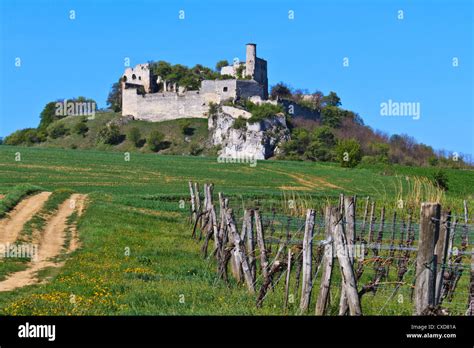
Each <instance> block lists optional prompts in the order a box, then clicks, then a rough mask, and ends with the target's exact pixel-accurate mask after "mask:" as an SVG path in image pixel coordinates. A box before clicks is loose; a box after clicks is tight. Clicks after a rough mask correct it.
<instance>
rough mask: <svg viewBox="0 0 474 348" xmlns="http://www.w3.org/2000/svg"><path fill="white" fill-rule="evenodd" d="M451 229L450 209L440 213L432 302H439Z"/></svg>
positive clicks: (437, 303)
mask: <svg viewBox="0 0 474 348" xmlns="http://www.w3.org/2000/svg"><path fill="white" fill-rule="evenodd" d="M450 229H451V211H444V212H443V213H442V214H441V222H440V227H439V237H438V241H437V242H436V246H435V255H436V259H437V260H438V264H439V266H438V267H437V273H436V288H435V299H434V304H435V305H439V304H441V292H442V288H443V279H444V272H445V270H446V264H447V262H448V260H447V258H448V247H449V232H450Z"/></svg>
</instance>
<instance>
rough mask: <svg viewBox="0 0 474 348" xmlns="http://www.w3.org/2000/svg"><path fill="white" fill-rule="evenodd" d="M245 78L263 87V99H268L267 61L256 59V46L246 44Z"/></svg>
mask: <svg viewBox="0 0 474 348" xmlns="http://www.w3.org/2000/svg"><path fill="white" fill-rule="evenodd" d="M245 76H250V78H251V79H252V80H255V81H257V82H258V83H259V84H261V85H262V86H263V92H264V99H267V98H268V77H267V61H266V60H265V59H261V58H257V45H256V44H254V43H248V44H247V45H246V57H245Z"/></svg>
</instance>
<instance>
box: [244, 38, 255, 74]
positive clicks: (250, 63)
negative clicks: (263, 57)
mask: <svg viewBox="0 0 474 348" xmlns="http://www.w3.org/2000/svg"><path fill="white" fill-rule="evenodd" d="M256 61H257V45H256V44H253V43H248V44H247V45H246V57H245V75H250V76H251V77H252V79H253V78H255V62H256Z"/></svg>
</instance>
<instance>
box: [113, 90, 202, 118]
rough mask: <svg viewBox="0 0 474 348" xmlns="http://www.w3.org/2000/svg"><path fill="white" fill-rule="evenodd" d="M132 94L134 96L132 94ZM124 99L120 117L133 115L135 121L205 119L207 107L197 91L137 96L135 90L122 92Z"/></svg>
mask: <svg viewBox="0 0 474 348" xmlns="http://www.w3.org/2000/svg"><path fill="white" fill-rule="evenodd" d="M132 92H134V93H135V94H133V93H132ZM123 97H124V98H125V99H126V100H124V102H123V105H124V106H125V105H127V107H126V108H125V107H124V108H123V110H122V115H124V116H125V115H133V116H134V117H135V118H136V119H139V120H147V121H153V122H159V121H166V120H174V119H177V118H191V117H193V118H194V117H196V118H206V117H207V115H206V114H207V112H208V111H209V105H208V104H207V103H206V102H205V101H204V99H203V98H202V96H201V95H200V93H199V92H197V91H189V92H186V93H184V94H178V93H174V92H165V93H154V94H145V95H138V94H136V90H135V89H132V88H129V89H127V90H124V95H123Z"/></svg>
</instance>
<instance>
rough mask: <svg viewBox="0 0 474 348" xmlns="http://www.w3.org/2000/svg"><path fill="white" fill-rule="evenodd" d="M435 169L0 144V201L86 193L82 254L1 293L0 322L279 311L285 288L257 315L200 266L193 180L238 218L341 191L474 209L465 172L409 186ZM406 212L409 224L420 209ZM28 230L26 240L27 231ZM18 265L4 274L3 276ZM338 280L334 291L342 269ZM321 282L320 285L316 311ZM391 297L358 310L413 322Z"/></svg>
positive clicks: (372, 299)
mask: <svg viewBox="0 0 474 348" xmlns="http://www.w3.org/2000/svg"><path fill="white" fill-rule="evenodd" d="M124 151H126V149H125V150H124ZM19 157H20V158H21V160H19V161H17V160H16V159H18V158H19ZM434 171H435V169H432V168H410V167H398V166H391V167H390V168H388V169H387V168H385V167H365V168H356V169H345V168H341V167H339V166H338V165H336V164H331V163H310V162H286V161H259V162H258V164H257V166H256V167H251V166H250V165H249V164H237V163H235V164H234V163H218V162H217V161H216V159H215V158H212V157H191V156H178V155H156V154H146V153H131V154H130V158H129V160H127V157H126V156H125V155H124V153H122V152H120V151H115V152H111V151H107V152H106V151H98V150H83V149H76V150H73V149H71V150H65V149H60V148H41V147H12V146H0V194H3V195H7V196H6V197H5V198H8V197H13V195H10V196H9V194H11V193H12V192H16V191H15V190H17V191H18V185H23V187H30V186H32V187H33V186H34V187H39V188H40V189H42V190H48V191H51V192H55V194H54V196H52V197H53V198H51V199H52V201H51V202H50V204H49V205H47V206H46V207H50V208H51V209H54V207H57V205H58V204H59V203H60V202H59V200H61V199H62V200H64V199H66V198H67V196H68V194H70V193H71V192H78V193H86V194H88V195H89V196H88V207H87V210H86V212H85V213H84V214H83V215H82V216H81V217H80V218H79V219H78V232H79V236H80V242H81V247H80V248H79V249H78V250H76V251H74V253H73V254H72V255H71V256H70V257H68V258H67V259H66V263H65V265H64V267H62V268H51V269H47V270H45V271H43V272H42V273H41V274H40V277H41V278H42V279H44V280H47V282H45V283H44V284H39V285H33V286H28V287H25V288H22V289H19V290H15V291H12V292H6V293H2V295H1V296H0V314H3V315H27V314H31V315H86V314H87V315H131V314H136V315H204V314H208V315H209V314H211V315H212V314H216V315H239V314H256V315H260V314H262V315H265V314H285V312H284V311H283V286H282V285H283V282H280V283H279V285H278V286H277V287H276V288H275V291H273V292H270V293H269V294H268V296H267V298H266V299H265V302H264V305H263V308H261V309H257V308H256V307H255V297H254V296H251V295H249V294H248V292H247V290H246V289H245V287H244V286H242V285H238V284H235V283H232V284H231V286H229V287H228V286H227V285H226V284H224V283H223V282H222V281H218V280H217V279H216V272H215V271H216V264H215V262H214V260H213V259H212V258H210V259H207V260H205V259H203V258H202V256H201V254H200V246H201V243H199V242H198V241H196V240H194V239H192V238H191V237H190V236H191V226H190V224H189V221H188V217H189V198H188V196H189V193H188V186H187V183H188V181H189V180H192V181H197V182H199V183H201V184H202V183H206V182H212V183H214V185H215V190H214V192H215V193H217V192H218V191H222V192H223V193H224V194H225V195H226V196H228V197H230V201H231V205H232V206H233V207H235V208H236V211H237V210H238V209H241V207H243V206H254V205H258V206H262V207H263V208H262V210H264V209H265V208H267V207H268V209H269V208H270V207H273V206H279V207H283V208H284V207H285V204H286V203H285V202H286V201H287V200H288V199H295V200H296V201H297V202H298V204H300V207H301V208H302V210H303V208H304V207H306V206H317V208H318V209H319V208H322V206H323V205H324V204H325V203H326V202H327V201H334V200H335V199H337V196H338V195H339V193H341V192H343V193H345V194H346V195H357V196H358V197H366V196H371V197H372V198H373V199H374V200H376V201H377V203H379V202H380V204H382V203H383V204H385V205H386V206H387V207H396V204H397V202H398V200H399V199H403V200H405V201H407V204H408V203H410V202H411V204H415V203H414V202H416V204H417V203H418V201H422V200H429V199H433V197H435V196H436V197H438V198H439V199H440V200H441V202H442V203H443V207H446V206H449V207H452V208H453V209H454V210H455V211H456V212H457V213H460V212H461V207H462V200H463V199H467V200H468V201H469V204H470V206H471V207H472V206H473V205H472V203H473V202H474V172H473V171H468V170H454V169H453V170H446V172H447V175H448V179H449V187H450V189H449V191H447V192H446V193H444V194H443V193H439V192H438V191H437V190H436V189H435V188H433V187H432V186H430V185H429V184H428V183H427V180H426V179H417V178H415V177H427V178H429V177H431V176H432V174H433V172H434ZM32 191H34V190H32ZM17 196H18V193H17ZM5 198H3V199H2V200H0V208H1V207H2V201H3V200H4V199H5ZM183 201H184V202H185V204H184V206H183ZM361 206H362V204H361V205H360V206H359V209H360V208H361ZM413 207H416V205H413ZM5 209H7V210H8V209H11V207H10V206H7V207H6V208H5ZM264 212H265V210H264ZM268 212H269V211H268ZM43 214H44V212H43ZM414 214H415V221H416V220H417V214H418V211H417V210H416V211H415V213H414ZM37 221H38V223H39V224H40V225H41V220H37ZM30 227H31V226H26V228H30ZM24 232H25V235H24V236H25V238H28V233H29V232H28V230H26V231H24ZM274 248H275V247H274ZM2 262H4V261H2ZM0 265H1V264H0ZM21 267H22V265H21V264H20V265H12V266H10V267H4V266H1V267H0V275H3V276H4V275H5V274H7V273H8V272H11V271H12V270H15V269H16V268H20V269H21ZM393 271H395V270H394V269H393ZM465 273H466V275H465V276H463V278H462V280H461V283H460V288H461V289H463V290H462V291H460V295H459V298H455V302H456V306H457V303H462V302H463V301H464V302H465V300H467V297H466V298H464V297H463V296H464V292H465V290H464V287H465V286H466V285H467V277H468V276H467V272H465ZM369 276H370V272H367V275H366V277H369ZM334 277H335V281H336V282H337V278H338V277H339V272H335V274H334ZM367 280H368V278H367V279H366V278H363V281H362V282H365V281H367ZM318 282H319V278H318V279H317V281H316V283H315V285H314V289H315V290H313V299H312V304H311V307H312V308H314V307H313V306H314V303H315V299H316V293H317V289H318V288H319V283H318ZM292 284H293V285H294V282H293V283H292ZM392 290H393V288H392V287H389V286H387V287H383V288H381V289H380V290H379V291H380V293H378V294H377V295H376V296H372V295H371V294H366V295H365V296H364V298H363V300H362V305H363V313H364V314H373V315H378V314H396V315H403V314H406V315H409V314H411V313H412V304H411V301H409V300H407V299H409V297H410V287H409V286H407V287H402V288H401V289H400V291H399V293H398V294H397V296H394V297H393V298H390V295H391V293H392ZM290 294H291V295H293V298H294V299H295V300H294V302H293V303H291V297H290V308H289V310H288V314H296V313H297V307H298V303H299V296H300V294H299V293H296V291H292V292H290ZM399 295H402V296H401V297H400V296H399ZM338 297H339V288H338V287H333V288H332V289H331V305H330V308H329V311H330V313H332V314H337V307H338V303H339V301H338ZM456 308H458V307H456ZM459 308H461V307H459ZM456 310H457V309H456ZM311 312H312V311H311ZM458 314H459V313H458Z"/></svg>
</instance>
